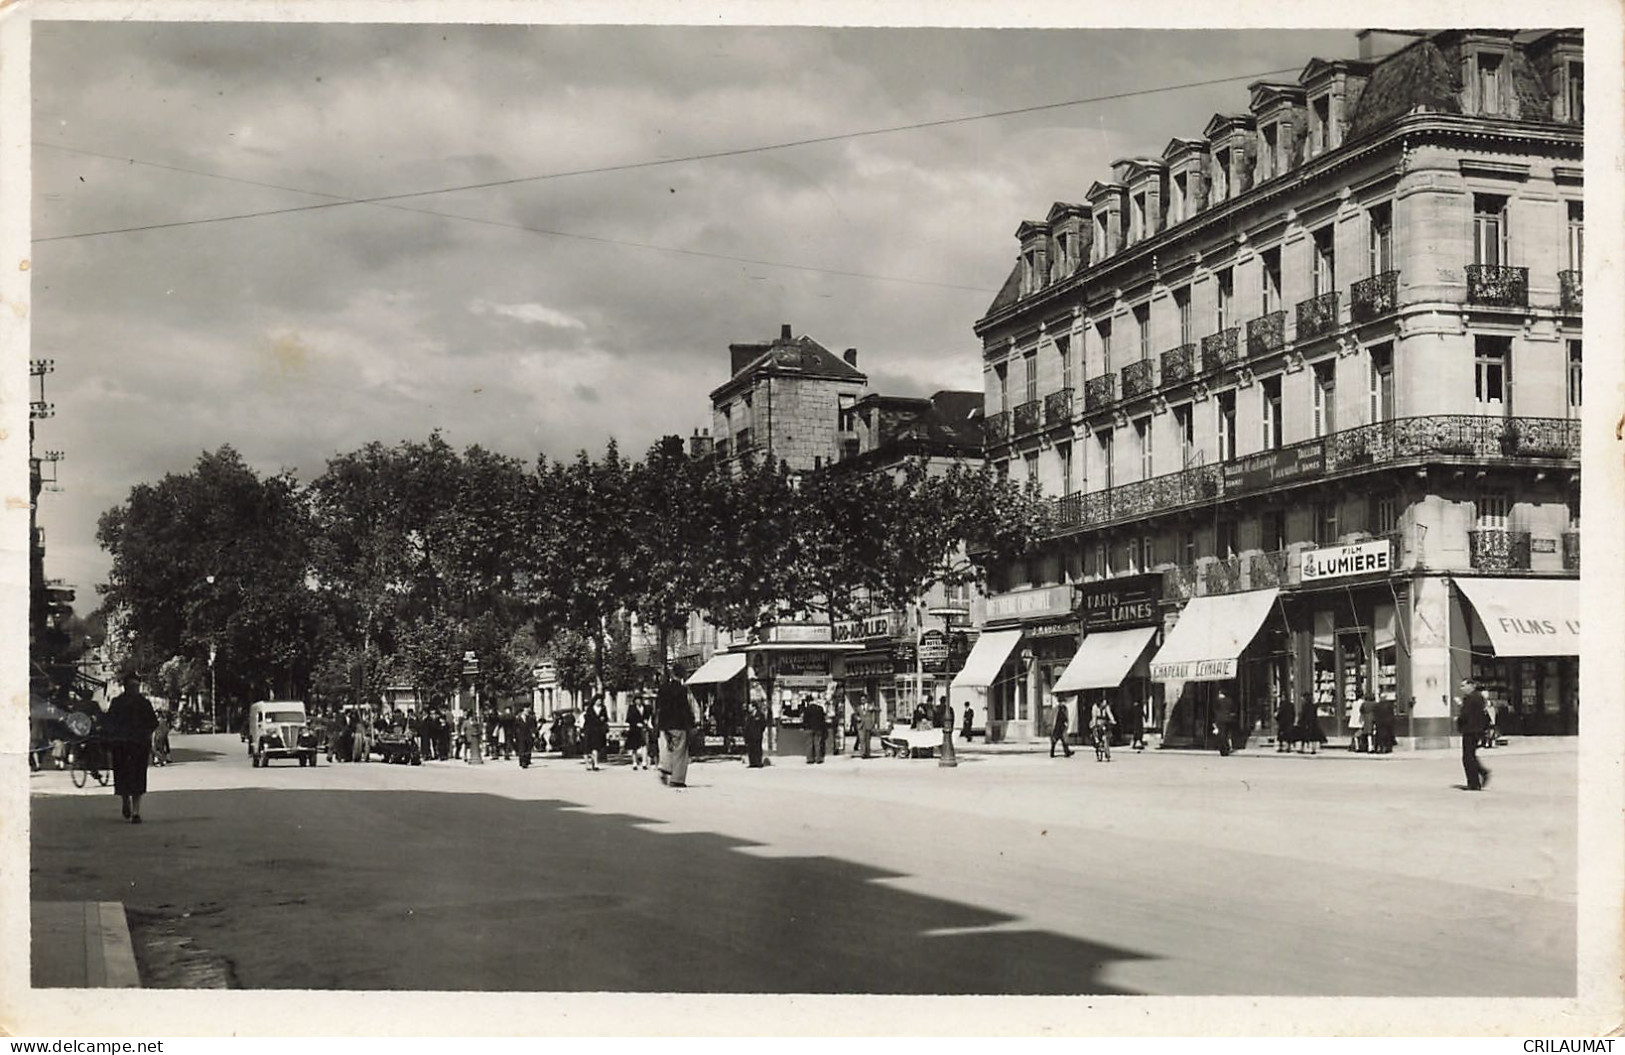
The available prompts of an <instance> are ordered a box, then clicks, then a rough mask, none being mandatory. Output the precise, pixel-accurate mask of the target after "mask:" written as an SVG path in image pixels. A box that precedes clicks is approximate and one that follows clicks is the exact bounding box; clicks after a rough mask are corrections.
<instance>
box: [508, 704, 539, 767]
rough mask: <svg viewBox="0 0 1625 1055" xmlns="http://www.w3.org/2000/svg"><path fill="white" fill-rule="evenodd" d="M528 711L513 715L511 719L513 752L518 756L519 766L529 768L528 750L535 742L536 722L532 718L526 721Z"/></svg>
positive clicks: (529, 750)
mask: <svg viewBox="0 0 1625 1055" xmlns="http://www.w3.org/2000/svg"><path fill="white" fill-rule="evenodd" d="M529 715H530V712H529V711H528V710H527V711H525V712H524V713H523V714H519V715H515V716H514V721H513V748H514V754H516V755H518V756H519V768H520V769H529V768H530V752H531V749H532V748H533V747H534V746H535V744H536V723H535V720H534V719H532V720H530V721H526V718H527V717H529Z"/></svg>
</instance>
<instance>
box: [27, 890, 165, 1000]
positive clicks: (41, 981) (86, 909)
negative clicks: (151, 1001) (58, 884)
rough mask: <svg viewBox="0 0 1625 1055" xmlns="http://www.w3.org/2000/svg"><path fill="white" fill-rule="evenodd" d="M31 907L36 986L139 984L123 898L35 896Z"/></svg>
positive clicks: (135, 986)
mask: <svg viewBox="0 0 1625 1055" xmlns="http://www.w3.org/2000/svg"><path fill="white" fill-rule="evenodd" d="M31 909H32V915H33V920H32V928H31V929H32V931H33V938H32V947H33V967H32V973H33V979H34V981H33V984H34V987H35V988H38V989H58V988H65V989H139V988H140V987H141V972H140V968H139V967H138V966H137V965H136V960H135V945H134V943H133V942H132V941H131V939H130V925H129V921H128V920H127V919H126V918H125V915H124V904H123V902H119V901H56V902H52V901H36V902H34V903H33V904H32V906H31Z"/></svg>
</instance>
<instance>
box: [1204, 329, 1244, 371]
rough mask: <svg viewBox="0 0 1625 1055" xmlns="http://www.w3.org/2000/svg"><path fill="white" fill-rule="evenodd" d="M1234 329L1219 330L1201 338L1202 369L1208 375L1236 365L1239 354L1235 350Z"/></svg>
mask: <svg viewBox="0 0 1625 1055" xmlns="http://www.w3.org/2000/svg"><path fill="white" fill-rule="evenodd" d="M1236 332H1237V331H1236V328H1235V327H1234V326H1232V327H1230V328H1229V329H1228V330H1220V331H1219V332H1218V333H1210V334H1208V335H1207V336H1206V337H1203V338H1202V369H1203V370H1204V371H1206V372H1207V373H1210V374H1216V373H1218V372H1220V371H1221V370H1228V369H1230V368H1231V367H1233V366H1235V365H1236V360H1237V359H1239V358H1240V354H1239V353H1238V352H1237V350H1236Z"/></svg>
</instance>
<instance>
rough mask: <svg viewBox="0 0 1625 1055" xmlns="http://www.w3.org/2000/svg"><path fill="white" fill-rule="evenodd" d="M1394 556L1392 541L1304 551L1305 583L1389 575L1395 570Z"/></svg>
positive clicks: (1383, 540)
mask: <svg viewBox="0 0 1625 1055" xmlns="http://www.w3.org/2000/svg"><path fill="white" fill-rule="evenodd" d="M1393 555H1394V548H1393V544H1392V543H1391V542H1390V541H1389V540H1388V539H1377V540H1375V541H1373V542H1356V543H1354V544H1353V545H1349V546H1328V547H1326V548H1325V549H1308V550H1304V551H1303V581H1304V582H1313V581H1315V580H1316V579H1336V578H1340V577H1342V576H1344V575H1370V574H1373V573H1384V572H1389V571H1392V570H1393V565H1394V560H1393Z"/></svg>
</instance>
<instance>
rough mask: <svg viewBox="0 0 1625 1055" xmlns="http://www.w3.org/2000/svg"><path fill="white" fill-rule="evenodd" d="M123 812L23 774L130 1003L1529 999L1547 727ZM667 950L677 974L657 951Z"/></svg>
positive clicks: (202, 799)
mask: <svg viewBox="0 0 1625 1055" xmlns="http://www.w3.org/2000/svg"><path fill="white" fill-rule="evenodd" d="M176 743H177V747H178V750H177V752H176V754H177V758H178V759H179V760H180V761H179V764H177V765H174V766H171V767H170V768H168V769H155V770H153V772H152V787H153V791H154V793H153V794H152V795H151V796H150V798H149V799H148V800H147V804H146V806H145V808H144V810H143V812H144V814H145V817H146V822H147V823H146V824H144V825H142V826H140V827H135V826H131V825H127V824H125V823H123V822H121V821H120V820H119V818H118V802H117V800H116V799H115V798H114V797H113V796H112V795H111V794H110V793H109V792H106V791H98V792H97V793H96V794H92V792H91V790H86V791H75V790H74V789H73V788H72V786H71V784H70V783H69V781H68V778H67V774H65V773H55V772H46V773H40V774H35V775H34V776H33V778H32V781H31V788H32V790H33V794H34V797H33V817H32V820H33V828H32V843H33V889H32V896H33V898H34V899H35V900H36V901H74V900H83V901H106V900H122V901H123V902H124V903H125V905H126V908H127V910H128V913H129V919H130V924H131V928H132V932H133V936H134V939H135V946H136V952H137V957H138V958H139V959H140V961H141V964H142V969H143V981H144V984H146V985H148V986H166V985H171V986H173V985H181V986H199V985H231V986H243V987H251V988H252V987H275V988H305V987H313V988H355V989H497V990H501V989H515V990H693V991H711V992H752V991H765V992H876V993H963V992H985V993H1091V994H1114V993H1115V994H1167V995H1192V994H1279V995H1318V994H1325V995H1345V994H1352V995H1406V996H1434V995H1463V996H1478V997H1485V996H1511V995H1528V996H1557V995H1564V994H1571V993H1572V992H1573V991H1574V969H1573V962H1574V955H1575V927H1576V892H1575V886H1576V848H1575V815H1576V757H1575V743H1574V741H1572V740H1552V741H1545V742H1541V741H1526V742H1524V743H1522V744H1518V745H1514V746H1513V747H1511V748H1507V749H1502V750H1498V751H1493V752H1489V753H1488V755H1487V758H1488V762H1489V764H1490V765H1491V766H1492V767H1493V768H1494V771H1495V780H1494V784H1493V787H1492V789H1491V790H1490V791H1489V792H1487V793H1485V794H1478V795H1474V794H1468V793H1465V792H1463V791H1460V790H1458V787H1457V786H1458V785H1459V783H1460V781H1461V773H1460V767H1459V762H1458V759H1457V758H1456V756H1455V755H1454V754H1453V753H1447V752H1437V753H1427V754H1422V755H1403V754H1402V755H1392V756H1385V757H1349V756H1346V755H1338V754H1333V755H1332V756H1330V757H1321V758H1309V757H1298V756H1288V757H1279V756H1276V755H1273V754H1264V753H1252V752H1249V753H1245V754H1242V755H1238V756H1235V757H1232V758H1229V759H1219V758H1217V757H1215V756H1212V755H1197V754H1188V753H1183V752H1147V753H1146V754H1144V755H1133V754H1131V753H1129V752H1127V751H1119V752H1118V754H1117V759H1116V760H1115V761H1113V762H1112V763H1111V764H1109V765H1105V764H1098V763H1096V762H1095V761H1094V760H1093V757H1092V754H1086V753H1079V754H1078V755H1077V756H1076V757H1074V758H1072V759H1070V760H1061V759H1057V760H1054V761H1051V760H1050V759H1049V758H1047V757H1045V756H1044V755H1043V754H1042V753H1038V754H1014V753H1012V754H998V755H990V754H982V755H970V756H962V763H961V765H960V766H959V767H958V768H957V769H952V770H946V769H939V768H938V767H937V766H936V764H935V763H934V762H927V761H914V762H904V761H897V760H879V759H877V760H874V761H870V762H859V761H856V760H854V759H852V758H850V757H848V756H841V757H832V758H831V759H830V760H829V762H828V763H827V764H825V765H823V766H821V767H809V766H806V765H805V764H803V763H801V762H798V761H795V760H780V761H779V763H778V764H776V765H775V766H773V767H771V768H769V769H767V770H762V771H751V770H747V769H746V768H745V767H744V766H742V765H740V764H739V763H737V762H705V763H699V764H697V765H696V766H695V767H694V769H693V770H692V771H691V774H690V781H691V785H692V786H691V787H690V788H689V789H688V790H686V791H676V790H672V789H667V788H663V787H661V786H660V785H659V783H658V782H657V781H656V780H655V778H654V776H653V775H652V774H645V773H633V772H632V771H631V770H630V769H629V768H628V767H625V766H615V767H611V768H609V769H606V770H605V771H603V772H599V773H589V772H586V771H584V770H583V769H582V767H581V766H580V764H579V763H575V762H566V761H562V760H557V759H550V760H545V761H543V762H542V763H540V764H539V765H538V766H537V767H536V768H533V769H531V770H529V771H522V770H520V769H519V768H518V766H517V765H516V764H514V763H512V762H509V763H493V764H488V765H485V766H483V767H477V768H476V767H468V766H464V765H462V764H460V763H431V764H428V765H425V766H423V767H420V768H409V767H399V766H385V765H381V764H374V765H365V766H357V765H338V766H329V765H325V764H324V765H323V766H322V767H321V768H319V769H317V770H314V771H312V770H309V769H300V768H298V767H297V766H295V765H293V764H291V763H285V764H281V765H279V766H277V767H276V768H272V769H267V770H257V769H252V768H250V766H249V763H248V760H247V758H246V757H245V756H244V754H243V750H242V745H241V743H240V742H239V741H238V740H237V739H236V738H235V737H228V736H194V737H177V738H176ZM662 940H667V941H669V942H670V943H671V946H670V947H676V948H679V949H681V953H680V954H679V955H677V956H675V957H674V956H667V955H656V954H653V952H652V950H654V949H656V948H658V947H659V946H658V945H657V943H659V942H661V941H662Z"/></svg>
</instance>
